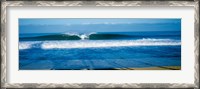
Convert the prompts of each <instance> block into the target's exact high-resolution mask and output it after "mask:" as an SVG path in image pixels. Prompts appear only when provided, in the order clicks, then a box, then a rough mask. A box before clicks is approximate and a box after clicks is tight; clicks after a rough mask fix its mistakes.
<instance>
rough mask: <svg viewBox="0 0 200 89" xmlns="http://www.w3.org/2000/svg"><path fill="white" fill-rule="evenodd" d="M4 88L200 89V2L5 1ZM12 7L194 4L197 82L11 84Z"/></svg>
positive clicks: (2, 76)
mask: <svg viewBox="0 0 200 89" xmlns="http://www.w3.org/2000/svg"><path fill="white" fill-rule="evenodd" d="M1 5H2V6H1V88H61V87H62V88H196V89H199V1H59V2H57V1H2V2H1ZM10 6H194V7H195V16H194V17H195V18H194V20H195V24H194V25H195V45H194V46H195V50H194V51H195V66H194V69H195V73H194V74H195V81H194V84H185V83H184V84H183V83H164V84H162V83H156V84H155V83H154V84H153V83H149V84H147V83H122V84H115V83H63V84H55V83H28V84H27V83H15V84H11V83H7V81H6V76H7V75H6V71H7V70H6V45H7V44H6V39H7V38H6V24H7V23H6V17H7V16H6V15H7V14H6V8H7V7H10Z"/></svg>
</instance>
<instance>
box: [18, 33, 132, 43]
mask: <svg viewBox="0 0 200 89" xmlns="http://www.w3.org/2000/svg"><path fill="white" fill-rule="evenodd" d="M128 37H133V36H130V35H122V34H109V33H104V34H101V33H89V34H76V33H64V34H54V35H44V36H36V37H21V38H19V40H20V41H44V40H106V39H121V38H128Z"/></svg>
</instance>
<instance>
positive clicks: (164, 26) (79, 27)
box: [19, 18, 181, 33]
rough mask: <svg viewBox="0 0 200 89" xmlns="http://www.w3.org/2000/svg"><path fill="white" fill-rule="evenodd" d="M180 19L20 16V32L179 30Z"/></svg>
mask: <svg viewBox="0 0 200 89" xmlns="http://www.w3.org/2000/svg"><path fill="white" fill-rule="evenodd" d="M180 30H181V19H179V18H177V19H158V18H156V19H145V18H65V19H63V18H60V19H58V18H49V19H47V18H45V19H44V18H21V19H19V32H20V33H62V32H123V31H124V32H128V31H131V32H132V31H180Z"/></svg>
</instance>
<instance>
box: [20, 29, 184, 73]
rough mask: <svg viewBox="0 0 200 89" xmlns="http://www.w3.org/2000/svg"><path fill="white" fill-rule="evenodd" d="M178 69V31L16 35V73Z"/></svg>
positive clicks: (179, 33) (179, 51)
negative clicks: (32, 71) (31, 71)
mask: <svg viewBox="0 0 200 89" xmlns="http://www.w3.org/2000/svg"><path fill="white" fill-rule="evenodd" d="M166 66H181V32H180V31H149V32H148V31H145V32H90V33H34V34H33V33H26V34H19V70H113V69H120V68H123V69H129V68H148V67H162V68H166V69H170V68H167V67H166Z"/></svg>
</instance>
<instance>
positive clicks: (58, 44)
mask: <svg viewBox="0 0 200 89" xmlns="http://www.w3.org/2000/svg"><path fill="white" fill-rule="evenodd" d="M175 45H181V42H180V40H173V39H151V38H143V39H138V40H96V41H91V40H87V41H81V40H80V41H25V42H19V49H20V50H23V49H30V48H40V49H64V48H99V47H123V46H175Z"/></svg>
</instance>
